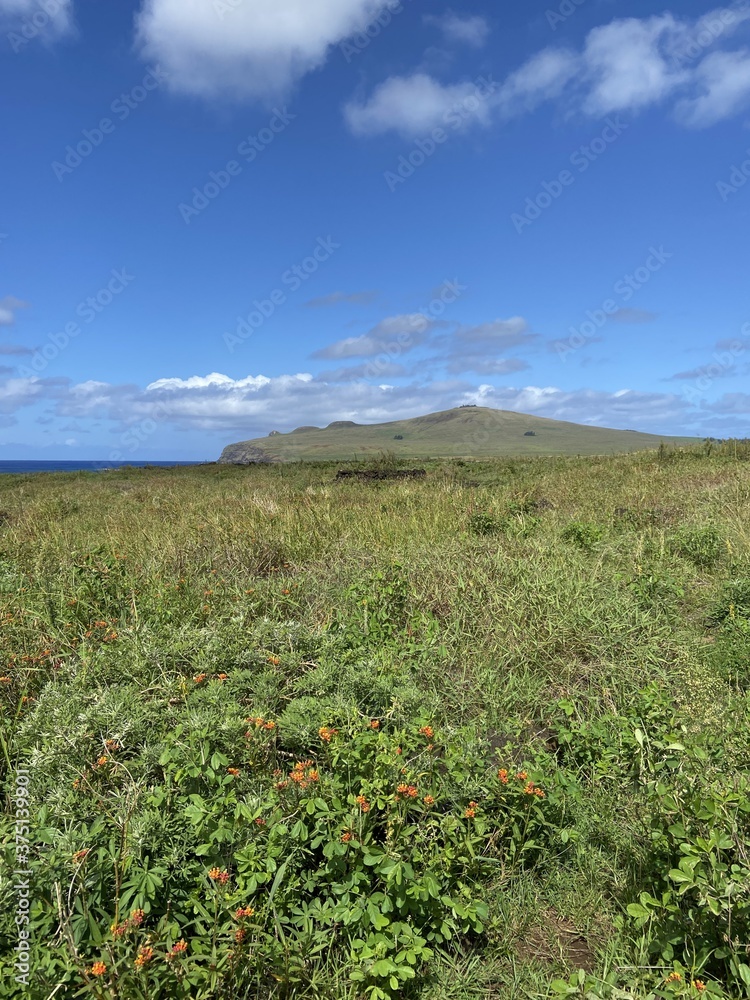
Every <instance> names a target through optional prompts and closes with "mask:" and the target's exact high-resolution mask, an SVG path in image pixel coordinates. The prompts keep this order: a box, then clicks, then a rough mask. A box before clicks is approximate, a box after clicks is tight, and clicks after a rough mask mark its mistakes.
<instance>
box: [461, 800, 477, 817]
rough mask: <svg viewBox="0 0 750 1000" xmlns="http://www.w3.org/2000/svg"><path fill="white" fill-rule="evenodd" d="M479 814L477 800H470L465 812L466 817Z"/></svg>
mask: <svg viewBox="0 0 750 1000" xmlns="http://www.w3.org/2000/svg"><path fill="white" fill-rule="evenodd" d="M476 814H477V804H476V802H470V803H469V806H468V808H467V809H466V812H465V813H464V819H474V817H475V816H476Z"/></svg>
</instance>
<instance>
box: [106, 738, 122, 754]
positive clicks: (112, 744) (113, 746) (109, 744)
mask: <svg viewBox="0 0 750 1000" xmlns="http://www.w3.org/2000/svg"><path fill="white" fill-rule="evenodd" d="M104 746H105V747H106V748H107V750H109V751H110V752H111V753H115V752H116V751H118V750H121V749H122V747H121V746H120V744H119V743H118V742H117V740H105V741H104Z"/></svg>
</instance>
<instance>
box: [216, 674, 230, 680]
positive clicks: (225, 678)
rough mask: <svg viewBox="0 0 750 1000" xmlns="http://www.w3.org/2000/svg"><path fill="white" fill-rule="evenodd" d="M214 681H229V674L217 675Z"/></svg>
mask: <svg viewBox="0 0 750 1000" xmlns="http://www.w3.org/2000/svg"><path fill="white" fill-rule="evenodd" d="M216 679H217V680H219V681H226V680H228V679H229V674H217V675H216Z"/></svg>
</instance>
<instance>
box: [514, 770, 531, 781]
mask: <svg viewBox="0 0 750 1000" xmlns="http://www.w3.org/2000/svg"><path fill="white" fill-rule="evenodd" d="M516 777H517V778H518V780H519V781H526V779H527V778H528V775H527V774H526V772H525V771H519V772H518V774H517V775H516Z"/></svg>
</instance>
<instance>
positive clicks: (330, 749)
mask: <svg viewBox="0 0 750 1000" xmlns="http://www.w3.org/2000/svg"><path fill="white" fill-rule="evenodd" d="M247 726H248V729H247V732H246V734H245V738H244V741H243V742H244V747H238V748H237V749H236V751H235V752H234V753H233V754H231V755H230V754H229V753H227V752H222V751H221V750H218V749H216V747H215V744H214V742H213V740H212V735H211V733H210V732H209V731H208V730H204V731H195V730H188V729H185V728H183V727H181V726H180V727H178V728H177V729H176V730H174V731H173V732H171V733H170V734H169V735H167V736H166V737H165V738H164V740H163V744H162V749H161V753H160V756H159V760H158V766H159V769H160V772H161V776H160V781H159V783H158V785H156V786H153V785H152V786H150V787H146V786H143V785H141V784H138V783H133V781H132V778H131V775H130V772H129V766H128V765H129V760H128V754H127V753H125V752H124V751H123V749H122V747H121V746H119V745H118V744H117V743H116V742H114V741H110V744H109V747H108V752H107V753H106V754H103V755H102V756H101V757H100V758H99V759H97V761H95V762H92V763H91V764H90V765H89V766H88V767H87V768H86V769H85V771H84V773H83V774H82V775H81V777H80V778H79V779H77V781H76V783H75V786H76V787H75V789H74V795H75V797H76V799H77V801H78V803H79V805H78V806H77V807H76V808H75V809H73V810H71V813H72V814H76V815H77V816H78V817H79V818H78V819H77V820H76V821H75V822H73V823H72V824H71V823H68V824H66V825H65V827H63V826H58V825H57V824H56V823H55V815H54V813H53V812H52V811H50V810H48V809H47V808H46V807H44V806H42V807H41V808H40V810H39V814H38V817H37V819H38V821H39V822H40V823H41V825H42V839H43V841H44V842H45V843H46V844H47V850H46V851H45V852H44V855H43V856H42V857H38V858H37V859H36V861H35V862H33V863H32V868H33V869H34V884H35V889H36V897H35V901H34V906H33V910H32V924H31V931H32V940H33V941H34V942H36V944H35V946H34V949H35V954H34V961H33V965H34V969H35V977H36V981H37V983H38V985H39V986H40V988H43V989H44V990H45V991H46V990H49V989H50V988H51V987H54V985H55V984H62V985H63V986H64V987H66V988H68V989H69V990H73V989H78V987H81V986H82V989H81V992H80V993H77V994H76V995H83V994H84V993H88V994H89V995H93V996H100V997H102V996H114V995H117V996H120V997H126V998H131V997H132V998H144V1000H145V998H147V997H153V996H169V997H175V998H188V997H189V998H201V1000H204V998H205V1000H208V998H215V997H227V998H228V997H236V996H241V995H243V996H244V995H257V993H249V992H246V991H250V990H252V989H262V990H267V989H268V988H269V987H270V985H271V984H273V983H277V984H283V985H284V986H286V987H287V988H292V987H294V986H295V985H301V984H305V983H308V984H309V983H311V982H314V980H315V978H316V974H317V970H318V969H319V968H320V966H321V965H322V964H324V963H325V962H328V961H331V960H334V961H335V963H336V966H337V970H338V973H337V974H338V975H339V976H340V977H341V976H343V977H347V978H348V979H349V980H350V982H351V983H353V984H357V986H358V988H359V989H360V990H361V991H362V993H363V995H364V996H366V997H368V998H369V1000H384V998H386V997H389V996H391V995H393V994H395V993H399V992H400V991H401V990H402V988H403V986H404V984H405V983H407V982H409V981H410V980H414V979H416V978H417V977H419V976H420V975H422V973H423V971H424V969H425V966H426V963H427V962H428V961H429V959H430V957H431V955H432V953H433V951H434V949H436V948H443V947H445V946H446V945H447V943H448V942H451V941H454V940H460V939H461V938H464V937H465V936H467V935H476V934H481V933H482V931H483V928H484V922H485V920H486V918H487V913H488V910H487V906H486V905H485V904H484V903H483V902H482V900H481V891H480V889H479V882H480V880H481V879H483V878H487V877H488V876H489V875H491V874H492V873H493V872H494V871H495V870H496V869H499V868H502V869H503V870H505V871H506V872H508V871H513V870H514V869H520V868H522V867H524V866H526V865H529V864H531V863H533V861H534V859H535V858H536V857H537V856H538V854H539V851H540V849H541V846H542V845H543V843H544V839H545V836H546V831H547V829H548V828H549V827H550V820H549V818H548V816H547V814H548V813H549V811H550V809H552V811H553V812H554V809H555V804H554V797H553V798H552V800H551V801H550V800H549V799H547V798H546V794H545V792H544V791H543V790H542V788H541V787H540V786H539V785H538V784H537V783H536V781H537V778H536V776H534V775H531V774H527V773H526V772H525V771H518V772H516V770H515V768H511V767H510V765H509V766H508V768H500V769H499V768H498V767H497V764H496V763H492V761H491V760H490V759H489V757H488V756H487V752H486V749H485V748H483V747H482V746H481V745H480V744H478V743H477V742H476V740H475V738H474V737H471V736H470V735H469V734H466V733H461V732H457V733H456V734H454V735H452V736H447V735H446V736H443V735H442V734H438V733H435V732H434V731H433V729H432V727H431V726H429V725H423V726H419V725H418V724H413V725H412V726H410V727H409V728H408V729H405V730H397V729H390V728H389V727H388V725H387V724H385V723H381V721H380V720H378V719H372V720H361V721H360V723H359V724H358V725H357V726H355V727H352V728H351V729H349V730H348V731H346V732H345V731H343V730H341V731H339V730H337V729H335V728H333V727H331V726H321V727H320V729H319V732H318V733H317V739H316V745H315V747H314V748H310V751H309V752H310V756H308V757H306V758H302V759H298V760H296V761H294V760H293V758H292V759H291V760H290V758H289V756H288V755H287V754H285V753H284V752H283V750H282V749H281V744H280V742H279V727H278V726H277V724H276V723H275V722H274V721H273V720H268V719H265V718H263V717H260V716H256V717H251V718H250V719H248V720H247ZM105 795H107V796H109V797H110V798H111V800H113V802H114V803H116V808H115V812H114V813H113V814H108V815H101V814H100V813H99V808H98V803H99V802H101V801H102V798H103V796H105ZM62 886H64V887H65V889H64V892H62V891H61V887H62ZM10 912H11V908H10V907H8V908H7V913H8V914H9V913H10ZM58 925H59V926H60V928H61V929H62V938H59V937H56V928H57V927H58ZM47 942H53V943H54V946H53V947H51V948H50V947H48V946H47ZM3 961H4V962H7V961H8V959H5V960H3ZM0 967H1V966H0ZM9 969H10V967H9V966H7V965H5V966H4V968H3V971H4V972H5V973H6V974H9Z"/></svg>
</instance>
